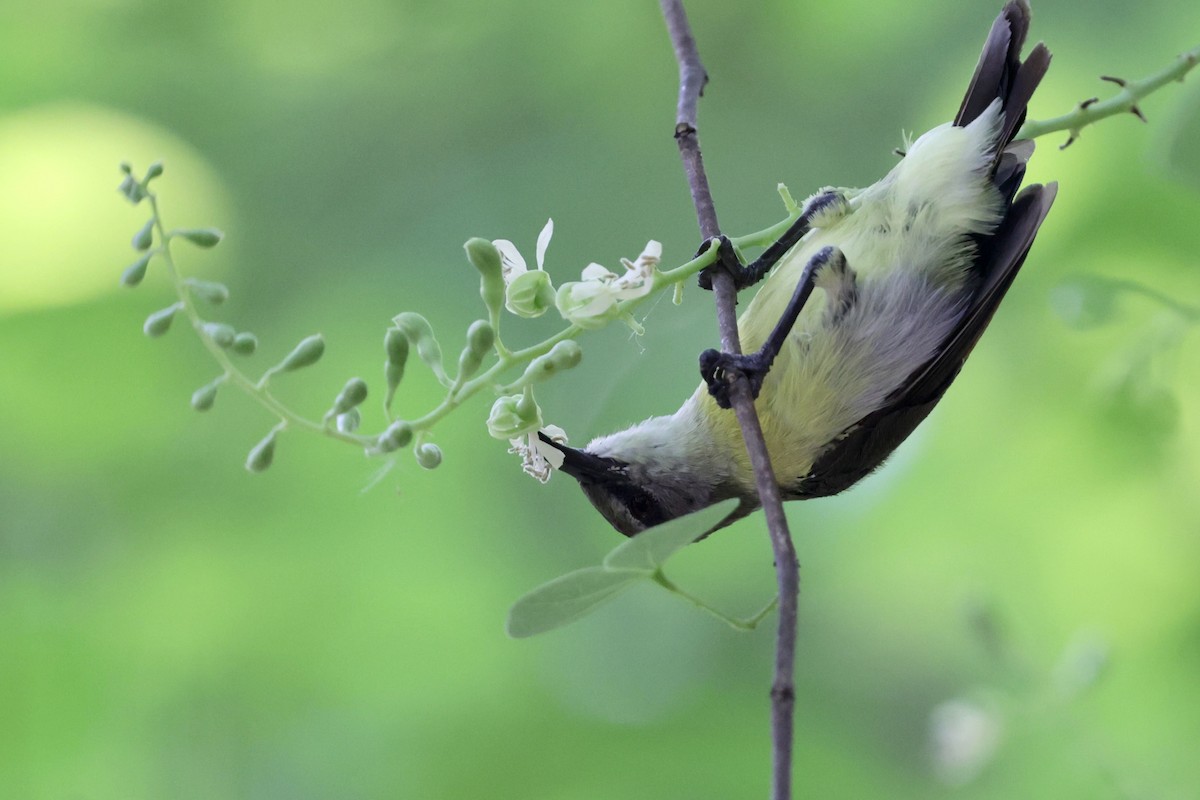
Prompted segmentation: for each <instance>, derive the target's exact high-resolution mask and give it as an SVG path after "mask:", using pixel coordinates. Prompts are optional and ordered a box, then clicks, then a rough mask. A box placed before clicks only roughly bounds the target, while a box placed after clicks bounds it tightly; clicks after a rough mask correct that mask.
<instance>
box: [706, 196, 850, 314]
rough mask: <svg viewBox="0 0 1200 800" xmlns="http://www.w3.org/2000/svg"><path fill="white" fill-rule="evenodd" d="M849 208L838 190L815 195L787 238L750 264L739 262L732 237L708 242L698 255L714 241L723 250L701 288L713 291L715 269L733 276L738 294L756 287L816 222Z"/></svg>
mask: <svg viewBox="0 0 1200 800" xmlns="http://www.w3.org/2000/svg"><path fill="white" fill-rule="evenodd" d="M847 207H848V204H847V200H846V196H845V195H844V194H842V193H841V192H839V191H837V190H835V189H825V190H824V191H822V192H819V193H818V194H815V195H813V196H812V197H811V198H809V199H808V201H807V202H806V203H805V204H804V210H803V211H802V212H800V216H798V217H796V221H795V222H793V223H792V224H791V225H790V226H788V229H787V230H786V231H784V232H783V235H782V236H780V237H779V239H777V240H776V241H775V243H774V244H772V245H771V246H770V247H768V248H767V249H766V250H764V251H763V253H762V255H760V256H759V257H758V258H756V259H755V260H754V261H753V262H751V263H749V264H742V263H741V262H740V261H738V257H737V254H736V253H735V252H734V250H733V243H732V242H730V241H729V239H728V237H726V236H724V235H721V236H717V237H715V238H714V239H709V240H707V241H706V242H704V244H702V245H700V249H699V250H697V251H696V255H700V254H701V253H703V252H704V251H706V250H708V248H709V247H711V246H712V244H713V242H714V241H715V242H716V243H717V247H718V248H719V251H718V253H717V260H716V262H715V263H714V264H713V265H712V266H710V267H706V268H705V269H703V270H701V272H700V277H699V283H700V288H701V289H712V270H714V269H723V270H725V271H726V272H728V273H729V274H730V275H732V276H733V283H734V286H736V287H737V289H738V291H741V290H742V289H745V288H746V287H747V286H753V285H754V284H756V283H758V282H759V281H761V280H762V279H763V278H764V277H766V274H767V273H768V272H770V271H771V267H773V266H775V264H776V263H777V262H778V261H779V259H781V258H783V256H784V254H785V253H787V251H788V250H791V249H792V247H794V246H795V244H796V242H798V241H800V240H801V239H802V238H804V235H805V234H806V233H808V232H809V231H810V230H812V228H814V227H818V226H815V225H813V221H814V220H815V219H817V218H818V217H820V216H821V215H822V214H827V213H829V212H834V213H845V210H846V208H847Z"/></svg>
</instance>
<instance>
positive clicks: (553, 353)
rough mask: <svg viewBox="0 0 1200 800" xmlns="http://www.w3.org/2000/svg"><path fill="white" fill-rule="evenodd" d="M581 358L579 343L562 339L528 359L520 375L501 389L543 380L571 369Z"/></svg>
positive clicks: (581, 352) (514, 389)
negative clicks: (545, 351) (538, 354)
mask: <svg viewBox="0 0 1200 800" xmlns="http://www.w3.org/2000/svg"><path fill="white" fill-rule="evenodd" d="M582 358H583V350H582V349H581V348H580V347H579V344H578V343H577V342H576V341H575V340H573V339H564V340H563V341H561V342H559V343H558V344H556V345H554V347H552V348H550V352H549V353H546V354H545V355H540V356H538V357H537V358H535V359H533V360H532V361H530V362H529V366H527V367H526V368H525V371H524V372H523V373H521V377H520V378H518V379H517V380H516V381H514V382H513V383H510V384H509V385H508V386H505V387H504V388H503V389H502V390H501V391H505V392H513V391H516V390H517V389H521V388H523V387H525V386H529V385H531V384H534V383H537V382H538V381H542V380H545V379H546V378H549V377H550V376H551V375H554V374H555V373H557V372H561V371H563V370H564V369H571V368H572V367H574V366H576V365H577V364H579V362H580V360H581V359H582Z"/></svg>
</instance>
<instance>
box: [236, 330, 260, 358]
mask: <svg viewBox="0 0 1200 800" xmlns="http://www.w3.org/2000/svg"><path fill="white" fill-rule="evenodd" d="M229 349H230V350H232V351H233V352H235V353H237V354H238V355H239V356H252V355H254V351H256V350H258V337H257V336H255V335H254V334H253V333H249V332H247V331H242V332H241V333H239V334H238V335H237V336H234V337H233V345H232V346H231V347H230V348H229Z"/></svg>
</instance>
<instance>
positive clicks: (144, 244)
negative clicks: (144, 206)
mask: <svg viewBox="0 0 1200 800" xmlns="http://www.w3.org/2000/svg"><path fill="white" fill-rule="evenodd" d="M139 188H140V187H139ZM132 244H133V249H134V250H149V249H150V245H152V244H154V218H153V217H151V218H150V219H148V220H146V224H145V225H143V226H142V227H141V230H139V231H138V232H137V233H135V234H134V235H133V242H132Z"/></svg>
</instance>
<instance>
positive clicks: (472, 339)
mask: <svg viewBox="0 0 1200 800" xmlns="http://www.w3.org/2000/svg"><path fill="white" fill-rule="evenodd" d="M495 343H496V329H495V328H493V327H492V324H491V323H490V322H488V321H487V320H485V319H477V320H475V321H474V322H472V323H471V327H469V328H467V347H468V348H469V349H470V350H473V351H475V352H476V353H479V355H480V356H484V355H487V352H488V351H489V350H491V349H492V345H493V344H495Z"/></svg>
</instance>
